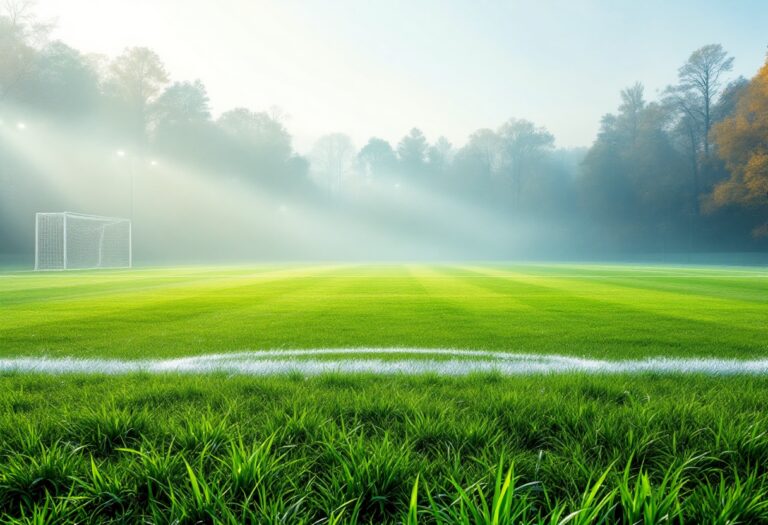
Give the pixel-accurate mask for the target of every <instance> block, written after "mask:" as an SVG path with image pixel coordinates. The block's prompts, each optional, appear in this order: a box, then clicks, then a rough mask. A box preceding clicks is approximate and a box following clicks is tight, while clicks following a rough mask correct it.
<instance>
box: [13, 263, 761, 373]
mask: <svg viewBox="0 0 768 525" xmlns="http://www.w3.org/2000/svg"><path fill="white" fill-rule="evenodd" d="M0 309H2V316H0V356H12V355H43V354H44V355H49V356H77V357H121V358H161V357H178V356H185V355H199V354H208V353H215V352H231V351H242V350H249V349H251V350H261V349H277V348H324V347H325V348H327V347H331V348H338V347H342V348H355V347H361V346H368V347H405V346H407V347H426V348H467V349H480V350H506V351H513V352H530V353H537V352H541V353H554V354H567V355H577V356H588V357H595V358H610V359H614V358H615V359H637V358H643V357H650V356H665V357H674V356H680V357H694V356H708V357H726V358H733V357H736V358H755V357H764V356H768V270H766V269H761V268H751V269H750V268H746V269H739V268H717V267H698V268H697V267H660V266H622V265H603V266H599V265H536V266H533V265H532V266H508V265H506V266H505V265H471V264H465V265H389V266H382V265H378V266H376V265H358V266H355V265H335V266H334V265H327V266H278V267H267V266H264V267H253V268H249V267H233V268H206V267H200V268H165V269H163V268H160V269H144V270H132V271H102V272H71V273H70V272H61V273H45V274H40V273H31V272H30V273H18V272H17V273H6V274H0Z"/></svg>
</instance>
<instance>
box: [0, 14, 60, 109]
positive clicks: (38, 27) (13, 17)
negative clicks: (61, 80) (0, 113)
mask: <svg viewBox="0 0 768 525" xmlns="http://www.w3.org/2000/svg"><path fill="white" fill-rule="evenodd" d="M33 5H34V4H33V2H31V1H27V0H20V1H14V0H11V1H8V2H6V3H5V4H4V6H3V8H2V9H0V101H2V100H3V99H5V98H7V97H8V96H9V95H10V94H11V93H14V92H15V93H18V92H19V88H20V84H21V83H22V81H24V80H25V79H27V78H28V77H29V76H30V75H31V74H32V73H33V71H34V70H35V66H36V61H35V56H36V54H37V50H38V49H39V48H41V47H42V46H43V45H44V43H45V42H46V41H47V38H48V34H49V33H50V31H51V29H52V25H51V24H47V23H44V22H41V21H40V20H38V19H37V18H36V17H35V16H34V14H33V13H32V7H33Z"/></svg>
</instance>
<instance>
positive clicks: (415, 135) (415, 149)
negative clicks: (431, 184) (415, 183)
mask: <svg viewBox="0 0 768 525" xmlns="http://www.w3.org/2000/svg"><path fill="white" fill-rule="evenodd" d="M428 147H429V144H428V143H427V139H426V137H425V136H424V133H422V132H421V130H420V129H419V128H413V129H411V131H410V132H409V133H408V134H407V135H406V136H405V137H403V138H402V139H401V140H400V142H399V143H398V144H397V156H398V157H399V159H400V165H401V166H402V170H403V172H404V173H405V174H406V175H408V176H411V177H414V176H416V177H418V176H420V175H422V174H423V172H424V163H425V161H426V159H427V148H428Z"/></svg>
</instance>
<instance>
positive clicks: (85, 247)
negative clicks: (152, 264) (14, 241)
mask: <svg viewBox="0 0 768 525" xmlns="http://www.w3.org/2000/svg"><path fill="white" fill-rule="evenodd" d="M132 263H133V254H132V253H131V221H130V220H129V219H121V218H118V217H101V216H98V215H84V214H82V213H70V212H59V213H37V214H35V270H74V269H89V268H130V267H131V266H132Z"/></svg>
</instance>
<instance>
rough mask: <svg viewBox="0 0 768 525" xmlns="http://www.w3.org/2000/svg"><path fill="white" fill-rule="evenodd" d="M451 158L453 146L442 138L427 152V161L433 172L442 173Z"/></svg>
mask: <svg viewBox="0 0 768 525" xmlns="http://www.w3.org/2000/svg"><path fill="white" fill-rule="evenodd" d="M452 157H453V144H451V142H450V141H449V140H448V139H447V138H445V137H443V136H440V137H438V138H437V140H436V141H435V143H434V144H432V145H431V146H430V147H429V149H428V150H427V161H428V162H429V165H430V167H431V168H432V169H433V170H437V171H444V170H445V169H446V168H447V166H448V164H450V162H451V160H452Z"/></svg>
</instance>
